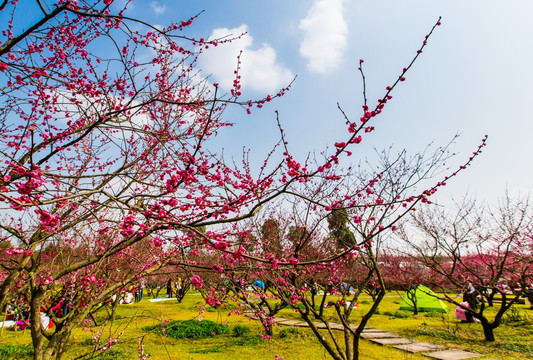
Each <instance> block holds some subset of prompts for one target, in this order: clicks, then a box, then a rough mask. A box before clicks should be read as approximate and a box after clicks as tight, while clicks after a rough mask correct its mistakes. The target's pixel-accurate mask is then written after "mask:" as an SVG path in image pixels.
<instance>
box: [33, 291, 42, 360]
mask: <svg viewBox="0 0 533 360" xmlns="http://www.w3.org/2000/svg"><path fill="white" fill-rule="evenodd" d="M43 298H44V293H43V292H42V291H40V290H36V291H35V292H34V293H33V294H32V298H31V300H30V301H31V302H30V304H31V306H30V318H29V322H30V330H31V340H32V343H33V360H42V359H43V347H44V346H43V335H42V333H41V313H40V311H39V309H40V307H41V303H42V300H43Z"/></svg>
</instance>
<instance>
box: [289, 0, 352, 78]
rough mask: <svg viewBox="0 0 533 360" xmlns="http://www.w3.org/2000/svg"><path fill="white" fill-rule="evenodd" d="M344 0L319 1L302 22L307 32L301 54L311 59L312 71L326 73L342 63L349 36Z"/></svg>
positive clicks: (310, 69) (300, 25)
mask: <svg viewBox="0 0 533 360" xmlns="http://www.w3.org/2000/svg"><path fill="white" fill-rule="evenodd" d="M343 3H344V0H316V1H315V2H314V4H313V6H311V9H309V12H308V13H307V17H306V18H305V19H302V20H301V21H300V24H299V28H300V29H301V30H302V31H303V32H304V33H305V35H304V39H303V41H302V42H301V44H300V55H302V56H303V57H304V58H306V59H307V68H308V69H309V71H312V72H317V73H322V74H325V73H327V72H328V71H330V70H333V69H336V68H337V67H338V66H339V64H340V62H341V60H342V56H343V52H344V49H345V48H346V44H347V39H346V38H347V36H348V25H347V24H346V20H345V19H344V6H343Z"/></svg>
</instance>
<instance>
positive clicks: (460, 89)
mask: <svg viewBox="0 0 533 360" xmlns="http://www.w3.org/2000/svg"><path fill="white" fill-rule="evenodd" d="M124 1H125V0H116V2H117V4H119V3H124ZM202 10H205V12H204V13H203V14H202V15H201V16H200V17H199V18H198V19H197V20H196V21H195V22H194V24H193V25H192V26H191V27H190V28H188V29H187V32H186V34H187V35H189V36H195V37H197V38H200V37H204V38H208V37H210V38H213V37H216V36H219V35H220V34H234V35H237V34H239V33H241V32H243V31H247V35H245V36H244V37H243V39H242V40H240V41H236V42H234V43H232V44H231V45H229V46H224V47H222V46H219V47H217V48H216V49H211V51H209V52H207V53H206V54H205V56H204V58H203V59H202V60H201V62H200V66H201V68H202V70H203V72H204V73H205V74H211V76H212V79H213V81H218V82H219V83H221V85H222V86H224V85H225V84H226V83H227V81H228V79H231V78H232V76H233V69H234V66H235V63H236V55H237V53H238V52H239V51H240V50H243V51H244V52H243V58H242V61H243V69H242V70H243V71H242V75H243V85H244V87H243V98H244V99H248V98H258V97H261V96H264V95H265V94H267V93H274V92H276V90H277V89H278V88H281V87H283V86H285V85H286V84H287V83H288V82H290V81H291V80H292V79H293V77H294V76H297V79H296V82H295V83H294V85H293V87H292V89H291V91H290V92H288V93H287V95H286V96H284V97H283V98H281V99H277V100H276V101H274V102H272V103H270V104H267V105H266V106H265V107H264V108H263V109H261V110H255V109H254V111H253V113H252V115H247V114H246V112H245V111H244V110H241V109H234V110H233V111H230V112H228V113H227V116H228V117H229V119H230V120H232V121H234V122H235V123H236V126H235V127H234V128H232V129H229V130H227V132H226V133H225V134H223V137H222V138H221V140H220V144H218V145H220V146H223V147H224V148H226V151H227V152H228V153H229V154H238V153H239V151H240V150H241V149H242V146H243V145H244V146H247V147H249V148H252V151H253V152H252V156H253V157H254V158H256V159H262V158H264V156H265V154H266V153H267V152H268V150H269V149H270V147H271V146H272V145H273V144H274V143H275V142H276V140H277V136H278V135H277V130H276V125H275V124H276V121H275V119H276V118H275V113H274V111H275V110H278V111H279V114H280V120H281V122H282V124H283V127H284V129H285V130H286V134H287V138H288V140H289V142H290V148H291V150H292V151H294V153H295V154H297V155H298V156H299V157H300V159H301V160H303V159H304V158H305V156H306V154H307V153H308V152H312V151H316V152H320V151H322V150H324V147H325V146H326V144H332V143H333V142H334V141H336V140H339V139H340V138H341V136H342V135H343V133H344V132H345V129H346V126H345V124H344V120H343V118H342V115H341V114H340V113H339V111H338V110H337V102H339V103H340V105H341V106H342V107H343V109H344V110H345V111H346V113H347V114H348V115H349V116H350V117H351V118H353V119H358V118H359V117H360V116H361V105H362V86H361V77H360V75H359V73H358V71H357V65H358V61H359V59H364V60H365V63H364V68H365V75H366V80H367V97H368V99H369V104H370V105H374V104H375V103H376V100H377V99H378V98H380V97H382V96H383V94H384V92H385V87H386V86H387V85H390V84H391V83H393V82H394V80H395V79H396V78H397V77H398V75H399V74H400V72H401V69H402V68H403V67H404V66H406V65H407V64H408V63H409V61H410V59H411V58H412V57H413V56H414V55H415V52H416V50H417V49H418V47H419V46H420V44H421V42H422V40H423V38H424V36H425V34H426V33H427V32H428V31H429V30H430V28H431V26H432V25H433V24H434V23H435V22H436V21H437V18H438V17H439V16H442V26H440V27H439V28H437V30H436V32H435V34H434V35H433V37H432V38H431V39H430V42H429V46H428V47H427V48H426V50H425V51H424V54H423V56H422V57H421V58H420V59H419V61H418V62H417V63H416V64H415V66H414V68H413V69H412V70H411V71H410V72H409V73H408V74H407V80H406V81H405V82H403V83H401V86H399V87H398V88H397V89H396V90H395V92H394V93H393V96H394V98H393V100H392V101H391V102H389V104H388V105H387V107H386V108H385V110H384V112H383V113H382V114H381V115H380V116H379V117H378V118H376V123H375V124H374V126H375V127H376V131H375V132H373V133H371V134H368V135H366V136H365V137H364V141H363V144H362V146H359V147H357V148H356V149H354V150H355V151H354V156H353V157H352V159H353V161H354V162H357V161H359V160H364V158H365V157H366V156H371V155H372V153H373V148H374V147H375V148H378V149H382V148H386V147H389V146H390V145H394V148H395V149H396V150H398V151H399V150H401V149H403V148H406V149H407V150H408V151H409V152H410V153H412V154H414V153H416V152H418V151H421V150H423V149H424V147H425V145H426V144H427V143H429V142H432V141H433V142H435V143H437V144H446V143H448V142H449V141H450V140H451V139H452V138H453V136H454V135H455V134H457V133H459V134H461V136H460V138H459V139H458V141H457V142H456V144H455V145H454V146H453V148H452V149H453V151H455V152H456V153H457V154H458V155H457V157H456V161H457V163H458V162H461V161H463V160H464V159H466V158H468V156H470V154H471V152H472V151H474V150H475V149H476V147H477V145H478V144H479V143H480V141H481V139H482V137H483V136H484V135H485V134H488V135H489V141H488V146H487V147H486V148H485V150H484V152H483V154H482V156H481V157H480V158H478V159H477V160H476V161H475V162H474V164H473V165H472V166H471V167H470V168H469V169H468V170H467V171H465V172H464V173H462V174H461V176H459V177H458V178H457V179H455V180H454V181H453V182H451V183H450V184H449V186H447V187H446V189H444V190H442V191H440V192H439V193H438V194H437V197H438V199H442V201H444V199H448V198H449V197H451V196H455V197H461V196H462V195H463V194H465V193H467V192H469V193H470V194H471V195H475V196H477V197H478V199H480V200H489V201H493V200H494V199H495V198H496V197H498V196H501V195H503V193H504V191H505V189H506V188H508V189H509V191H510V192H511V194H517V193H518V192H521V193H522V194H527V193H529V192H531V191H532V189H533V166H532V165H531V163H532V161H531V159H530V158H531V155H532V154H533V141H532V140H531V136H532V135H531V134H532V133H533V105H532V104H533V102H532V101H531V99H532V98H533V87H532V85H531V84H532V82H533V41H532V40H531V39H532V37H533V22H532V21H531V19H530V17H531V15H532V14H533V1H531V0H508V1H493V0H469V1H464V0H463V1H459V0H434V1H427V0H382V1H372V0H358V1H349V0H298V1H286V0H285V1H280V0H271V1H253V0H225V1H213V0H210V1H208V0H196V1H188V0H168V1H165V0H135V1H134V2H133V6H131V7H130V9H129V10H128V12H127V15H129V16H132V17H137V18H142V19H145V20H147V21H148V22H150V23H152V24H157V25H162V26H164V25H166V24H167V23H169V22H170V21H179V20H186V19H188V18H190V17H191V16H193V15H196V14H197V13H199V12H200V11H202Z"/></svg>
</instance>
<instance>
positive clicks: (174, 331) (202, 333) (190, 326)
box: [143, 320, 230, 339]
mask: <svg viewBox="0 0 533 360" xmlns="http://www.w3.org/2000/svg"><path fill="white" fill-rule="evenodd" d="M143 330H144V331H153V332H155V333H157V334H162V335H167V336H168V337H171V338H173V339H184V338H186V339H203V338H208V337H213V336H215V335H220V334H229V332H230V331H229V327H228V326H227V325H221V324H217V323H216V322H213V321H210V320H202V321H198V320H187V321H171V322H169V323H168V324H158V325H153V326H146V327H144V328H143Z"/></svg>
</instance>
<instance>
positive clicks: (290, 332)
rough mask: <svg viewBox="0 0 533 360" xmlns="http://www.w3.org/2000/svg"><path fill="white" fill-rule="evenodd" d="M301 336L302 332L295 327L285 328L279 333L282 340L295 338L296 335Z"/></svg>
mask: <svg viewBox="0 0 533 360" xmlns="http://www.w3.org/2000/svg"><path fill="white" fill-rule="evenodd" d="M298 334H300V331H299V330H298V329H297V328H294V327H285V328H283V329H281V331H280V332H279V337H280V338H282V339H285V338H289V337H293V336H294V335H298Z"/></svg>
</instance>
